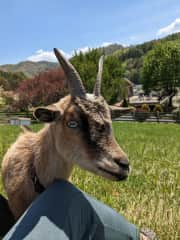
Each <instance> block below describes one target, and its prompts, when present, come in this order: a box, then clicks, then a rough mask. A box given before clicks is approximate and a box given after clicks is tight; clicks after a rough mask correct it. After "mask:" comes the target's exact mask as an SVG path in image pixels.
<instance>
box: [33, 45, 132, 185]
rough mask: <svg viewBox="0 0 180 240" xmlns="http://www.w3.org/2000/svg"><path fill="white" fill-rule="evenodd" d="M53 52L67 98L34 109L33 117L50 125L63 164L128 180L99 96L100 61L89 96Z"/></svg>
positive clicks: (106, 109) (125, 162)
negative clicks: (65, 85) (64, 85)
mask: <svg viewBox="0 0 180 240" xmlns="http://www.w3.org/2000/svg"><path fill="white" fill-rule="evenodd" d="M54 52H55V55H56V57H57V59H58V61H59V62H60V64H61V66H62V68H63V70H64V73H65V75H66V78H67V82H68V87H69V90H70V95H68V96H66V97H64V98H63V99H61V100H60V101H59V102H57V103H55V104H53V105H51V106H48V107H40V108H37V109H36V110H35V112H34V115H35V116H36V118H38V119H39V120H40V121H43V122H48V123H50V129H51V131H52V134H53V139H54V145H55V148H56V150H57V152H58V154H59V155H60V156H61V158H63V159H64V161H67V162H70V163H72V164H73V163H76V164H78V165H79V166H80V167H82V168H84V169H86V170H89V171H91V172H94V173H96V174H98V175H101V176H103V177H105V178H108V179H111V180H122V179H125V178H127V176H128V174H129V163H128V158H127V156H126V154H125V153H124V152H123V150H122V149H121V148H120V147H119V145H118V144H117V142H116V140H115V138H114V136H113V131H112V122H111V116H110V108H109V106H108V104H107V103H106V101H105V100H104V98H103V97H102V96H101V94H100V85H101V77H102V69H103V57H101V58H100V61H99V71H98V75H97V80H96V84H95V87H94V92H93V94H88V93H86V91H85V88H84V86H83V83H82V81H81V78H80V76H79V74H78V73H77V71H76V70H75V68H74V67H73V66H72V64H71V63H70V62H69V61H68V60H66V59H65V58H64V57H63V56H62V54H61V53H60V52H59V51H58V50H57V49H54Z"/></svg>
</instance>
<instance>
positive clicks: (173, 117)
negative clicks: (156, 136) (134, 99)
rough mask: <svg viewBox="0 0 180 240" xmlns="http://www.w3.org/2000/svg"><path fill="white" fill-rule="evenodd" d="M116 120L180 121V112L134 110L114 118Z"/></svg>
mask: <svg viewBox="0 0 180 240" xmlns="http://www.w3.org/2000/svg"><path fill="white" fill-rule="evenodd" d="M113 120H114V121H138V122H158V123H180V113H178V112H177V113H166V112H154V113H153V112H132V113H128V114H125V115H122V116H120V117H117V118H114V119H113Z"/></svg>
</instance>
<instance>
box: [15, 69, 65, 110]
mask: <svg viewBox="0 0 180 240" xmlns="http://www.w3.org/2000/svg"><path fill="white" fill-rule="evenodd" d="M16 94H17V96H18V100H17V101H16V102H15V103H14V109H16V110H23V111H24V110H27V109H28V108H29V107H37V106H39V105H48V104H51V103H53V102H56V101H58V100H59V99H60V98H61V97H63V96H64V95H65V94H66V90H65V77H64V72H63V70H62V69H61V68H58V69H53V70H50V71H48V72H43V73H40V74H39V75H37V76H35V77H34V78H30V79H27V80H25V81H22V82H21V83H20V85H19V88H18V89H17V91H16Z"/></svg>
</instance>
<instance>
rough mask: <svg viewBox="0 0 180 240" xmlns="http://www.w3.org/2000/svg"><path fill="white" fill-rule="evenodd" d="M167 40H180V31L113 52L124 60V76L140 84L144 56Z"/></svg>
mask: <svg viewBox="0 0 180 240" xmlns="http://www.w3.org/2000/svg"><path fill="white" fill-rule="evenodd" d="M167 41H174V42H180V33H175V34H172V35H169V36H167V37H164V38H161V39H156V40H152V41H148V42H144V43H142V44H138V45H134V46H129V47H125V48H121V49H117V50H116V51H114V52H113V53H112V54H113V55H116V56H118V58H119V60H120V61H121V62H122V64H123V67H124V70H125V72H124V77H125V78H128V79H129V80H130V81H132V82H133V83H135V84H139V83H140V79H141V69H142V66H143V59H144V57H145V56H146V55H147V53H148V52H149V51H150V50H152V49H153V48H154V47H155V45H156V44H159V43H163V42H167Z"/></svg>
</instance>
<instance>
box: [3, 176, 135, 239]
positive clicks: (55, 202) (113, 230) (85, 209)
mask: <svg viewBox="0 0 180 240" xmlns="http://www.w3.org/2000/svg"><path fill="white" fill-rule="evenodd" d="M10 239H12V240H21V239H26V240H36V239H37V240H41V239H42V240H45V239H48V240H138V239H139V230H138V228H137V227H136V226H135V225H133V224H131V223H129V222H127V221H126V220H125V219H124V218H123V217H122V216H121V215H119V214H118V213H117V212H116V211H114V210H113V209H112V208H110V207H108V206H106V205H104V204H103V203H101V202H99V201H97V200H96V199H93V198H92V197H90V196H89V195H87V194H85V193H84V192H82V191H80V190H79V189H77V188H76V187H74V186H73V185H72V184H71V183H69V182H66V181H64V180H61V181H56V182H55V183H53V184H52V185H51V186H50V187H49V188H48V189H47V190H46V191H45V192H44V193H42V194H41V195H40V196H39V197H38V198H37V199H36V200H35V201H34V202H33V203H32V205H31V206H30V207H29V209H28V210H27V211H26V212H25V214H24V215H23V216H22V217H21V218H20V220H19V221H18V222H17V223H16V224H15V225H14V226H13V228H12V229H11V230H10V231H9V232H8V234H7V235H6V236H5V237H4V240H10Z"/></svg>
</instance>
